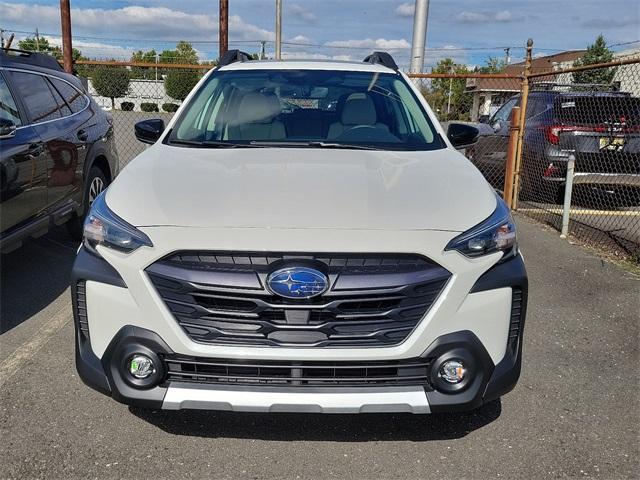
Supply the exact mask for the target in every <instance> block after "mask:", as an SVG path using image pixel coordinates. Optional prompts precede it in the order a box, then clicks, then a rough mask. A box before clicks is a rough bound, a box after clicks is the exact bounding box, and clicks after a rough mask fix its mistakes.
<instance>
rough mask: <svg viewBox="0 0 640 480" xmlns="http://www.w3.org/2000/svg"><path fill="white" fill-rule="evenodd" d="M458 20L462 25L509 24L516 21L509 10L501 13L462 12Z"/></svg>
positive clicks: (457, 17)
mask: <svg viewBox="0 0 640 480" xmlns="http://www.w3.org/2000/svg"><path fill="white" fill-rule="evenodd" d="M456 19H457V20H458V21H460V22H462V23H492V22H497V23H507V22H511V21H512V20H514V18H513V15H512V14H511V12H510V11H509V10H501V11H499V12H471V11H468V10H465V11H463V12H460V13H459V14H458V15H457V16H456Z"/></svg>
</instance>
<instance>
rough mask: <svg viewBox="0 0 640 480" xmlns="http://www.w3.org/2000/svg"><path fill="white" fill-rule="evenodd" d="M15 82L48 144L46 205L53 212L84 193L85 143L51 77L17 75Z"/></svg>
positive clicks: (32, 118)
mask: <svg viewBox="0 0 640 480" xmlns="http://www.w3.org/2000/svg"><path fill="white" fill-rule="evenodd" d="M12 81H13V84H14V85H17V86H18V90H19V91H20V95H21V97H22V99H23V103H24V105H25V107H26V110H27V114H28V115H29V119H30V121H31V123H32V125H33V128H34V129H35V131H36V132H37V134H38V135H39V137H40V139H41V140H42V142H43V143H44V148H45V154H44V157H45V159H46V167H45V168H46V178H47V181H46V187H47V199H46V203H47V206H48V207H49V208H52V209H53V208H56V207H58V206H62V205H63V203H64V201H65V200H68V199H70V198H71V197H72V196H73V194H74V193H75V192H77V191H78V190H81V183H82V179H81V178H78V172H79V171H81V165H82V163H83V161H84V154H85V153H84V149H85V143H84V140H81V138H82V137H83V136H82V133H83V132H82V131H80V130H81V128H80V126H79V125H78V122H79V121H80V123H82V119H79V118H77V117H76V116H75V115H73V113H72V111H71V109H70V107H69V106H68V105H67V104H66V102H65V101H64V100H63V99H62V97H61V95H60V94H59V92H58V91H57V90H56V89H55V88H54V87H53V84H52V83H51V82H50V81H49V77H48V76H47V75H43V74H38V73H34V72H24V71H20V72H18V71H13V72H12Z"/></svg>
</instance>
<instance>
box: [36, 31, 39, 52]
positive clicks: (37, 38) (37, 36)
mask: <svg viewBox="0 0 640 480" xmlns="http://www.w3.org/2000/svg"><path fill="white" fill-rule="evenodd" d="M39 51H40V35H39V34H38V28H37V27H36V52H39Z"/></svg>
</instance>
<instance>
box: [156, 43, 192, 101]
mask: <svg viewBox="0 0 640 480" xmlns="http://www.w3.org/2000/svg"><path fill="white" fill-rule="evenodd" d="M160 63H185V64H192V65H194V64H195V65H197V64H198V52H196V51H195V49H194V48H193V46H192V45H191V44H190V43H188V42H183V41H180V42H178V44H177V45H176V48H175V49H174V50H163V51H162V52H161V53H160ZM163 73H164V72H163ZM198 80H200V73H199V72H198V71H197V70H193V69H184V70H182V69H180V70H177V69H174V68H169V69H167V71H166V73H165V74H164V90H165V92H167V95H169V96H170V97H171V98H174V99H176V100H181V101H182V100H184V99H185V98H186V97H187V95H188V94H189V92H190V91H191V89H192V88H193V87H194V86H195V84H196V83H198Z"/></svg>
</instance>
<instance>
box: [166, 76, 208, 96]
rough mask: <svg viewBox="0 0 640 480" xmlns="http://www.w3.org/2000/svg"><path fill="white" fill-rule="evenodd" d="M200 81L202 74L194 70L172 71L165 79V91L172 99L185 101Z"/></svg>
mask: <svg viewBox="0 0 640 480" xmlns="http://www.w3.org/2000/svg"><path fill="white" fill-rule="evenodd" d="M198 80H200V73H198V71H197V70H193V69H188V70H187V69H184V70H183V69H171V70H170V71H169V73H167V74H166V75H165V77H164V90H165V92H167V95H169V96H170V97H171V98H174V99H176V100H180V101H182V100H184V99H185V98H187V95H189V92H190V91H191V90H192V89H193V87H195V85H196V83H198Z"/></svg>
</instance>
